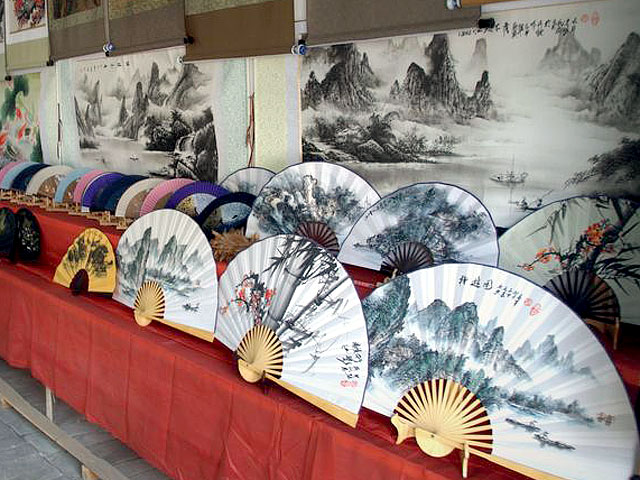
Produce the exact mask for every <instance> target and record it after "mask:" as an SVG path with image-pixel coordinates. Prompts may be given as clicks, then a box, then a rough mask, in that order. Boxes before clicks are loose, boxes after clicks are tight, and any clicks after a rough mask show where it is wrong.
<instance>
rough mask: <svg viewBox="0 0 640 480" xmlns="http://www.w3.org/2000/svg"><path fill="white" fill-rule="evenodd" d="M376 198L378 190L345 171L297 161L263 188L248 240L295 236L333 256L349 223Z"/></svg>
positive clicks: (255, 207)
mask: <svg viewBox="0 0 640 480" xmlns="http://www.w3.org/2000/svg"><path fill="white" fill-rule="evenodd" d="M378 200H380V196H379V195H378V194H377V192H376V191H375V190H374V189H373V188H372V187H371V186H370V185H369V184H368V183H367V182H366V181H365V180H363V179H362V178H361V177H359V176H358V175H356V174H355V173H353V172H352V171H351V170H348V169H347V168H345V167H341V166H339V165H335V164H332V163H325V162H305V163H300V164H297V165H293V166H291V167H288V168H286V169H285V170H283V171H282V172H280V173H278V174H277V175H275V176H274V177H273V178H272V179H271V180H269V182H268V183H267V184H266V185H265V186H264V187H263V188H262V190H261V192H260V194H259V195H258V198H256V201H255V203H254V204H253V209H252V211H251V215H250V216H249V220H248V222H247V236H251V235H253V234H258V235H259V236H260V237H261V238H264V237H268V236H270V235H276V234H279V233H294V234H296V235H301V236H304V237H307V238H310V239H311V240H314V241H315V242H317V243H319V244H320V245H322V246H323V247H324V248H326V249H327V250H329V251H330V252H331V253H333V254H334V255H337V254H338V251H339V250H340V245H342V242H343V241H344V239H345V237H346V236H347V234H348V233H349V230H351V227H352V226H353V224H354V223H355V222H356V220H358V218H359V217H360V215H362V213H363V212H364V211H365V210H366V209H367V208H369V207H370V206H371V205H373V204H374V203H376V202H377V201H378Z"/></svg>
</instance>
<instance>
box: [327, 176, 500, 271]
mask: <svg viewBox="0 0 640 480" xmlns="http://www.w3.org/2000/svg"><path fill="white" fill-rule="evenodd" d="M338 259H339V260H340V261H341V262H343V263H348V264H351V265H357V266H360V267H365V268H369V269H372V270H381V271H384V272H386V273H391V272H393V271H394V270H397V271H399V272H400V273H407V272H410V271H412V270H416V269H418V268H423V267H428V266H432V265H439V264H441V263H445V262H476V263H482V264H485V265H493V266H495V265H497V263H498V237H497V233H496V228H495V226H494V224H493V221H492V220H491V215H490V214H489V212H488V211H487V209H486V208H485V207H484V205H482V203H480V201H479V200H478V199H477V198H476V197H475V196H473V195H472V194H470V193H469V192H467V191H466V190H463V189H461V188H458V187H455V186H453V185H448V184H444V183H417V184H415V185H411V186H408V187H404V188H401V189H399V190H396V191H395V192H393V193H390V194H389V195H387V196H385V197H383V198H382V199H381V200H380V201H379V202H377V203H376V204H375V205H373V206H371V207H370V208H369V209H368V210H367V211H366V212H364V213H363V214H362V216H361V217H360V219H359V220H358V221H357V222H356V224H355V225H354V226H353V228H352V229H351V232H350V233H349V235H348V236H347V239H346V240H345V242H344V244H343V245H342V248H341V249H340V254H339V255H338Z"/></svg>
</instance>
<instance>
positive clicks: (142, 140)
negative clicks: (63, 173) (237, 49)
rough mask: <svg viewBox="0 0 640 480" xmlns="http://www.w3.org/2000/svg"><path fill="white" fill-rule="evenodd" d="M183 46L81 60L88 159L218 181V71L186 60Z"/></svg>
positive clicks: (105, 165) (79, 108)
mask: <svg viewBox="0 0 640 480" xmlns="http://www.w3.org/2000/svg"><path fill="white" fill-rule="evenodd" d="M182 55H184V48H176V49H170V50H163V51H155V52H149V53H141V54H135V55H127V56H122V57H116V58H101V59H98V60H86V61H79V62H77V64H76V65H75V98H74V100H75V113H76V123H77V128H78V135H79V142H80V162H79V163H81V165H80V166H83V167H91V168H101V169H104V170H112V171H118V172H125V173H129V174H139V175H153V176H161V177H167V178H173V177H188V178H193V179H197V180H203V181H210V182H215V181H216V180H217V176H218V155H219V152H218V148H217V142H216V134H217V133H218V132H217V131H216V129H217V127H216V125H215V122H214V114H213V109H212V104H213V99H212V95H213V88H212V85H213V82H214V79H213V75H212V68H211V66H210V64H209V63H202V64H197V65H196V64H183V63H182V60H181V59H182Z"/></svg>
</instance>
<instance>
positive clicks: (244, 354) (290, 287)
mask: <svg viewBox="0 0 640 480" xmlns="http://www.w3.org/2000/svg"><path fill="white" fill-rule="evenodd" d="M219 295H220V299H219V311H218V320H217V325H216V338H217V339H218V340H220V341H221V342H222V343H223V344H224V345H226V346H227V347H228V348H230V349H231V350H233V351H235V352H236V354H237V356H238V368H239V370H240V373H241V375H242V377H243V378H244V379H245V380H247V381H249V382H257V381H258V380H260V379H263V378H266V379H269V380H271V381H273V382H275V383H277V384H279V385H281V386H282V387H284V388H286V389H288V390H290V391H292V392H294V393H295V394H296V395H298V396H300V397H302V398H304V399H305V400H307V401H309V402H311V403H313V404H314V405H316V406H318V407H319V408H321V409H323V410H325V411H326V412H328V413H330V414H331V415H333V416H335V417H336V418H338V419H340V420H342V421H343V422H345V423H347V424H349V425H351V426H355V424H356V423H357V420H358V412H359V410H360V405H361V403H362V395H363V393H364V387H365V384H366V379H367V359H368V341H367V329H366V325H365V320H364V317H363V315H362V308H361V304H360V300H359V298H358V295H357V293H356V290H355V287H354V286H353V282H352V281H351V279H350V278H349V276H348V275H347V273H346V272H345V270H344V268H343V267H342V266H341V265H340V263H339V262H338V261H337V260H336V258H335V257H334V256H333V255H331V254H330V253H329V252H328V251H326V250H325V249H323V248H322V247H320V246H318V245H317V244H316V243H315V242H312V241H310V240H308V239H305V238H303V237H299V236H296V235H276V236H272V237H269V238H267V239H264V240H261V241H259V242H257V243H254V244H253V245H251V246H250V247H248V248H247V249H245V250H243V251H241V252H240V253H238V254H237V255H236V256H235V258H234V259H233V260H232V261H231V262H229V265H228V267H227V269H226V270H225V272H224V274H223V275H222V277H221V279H220V288H219Z"/></svg>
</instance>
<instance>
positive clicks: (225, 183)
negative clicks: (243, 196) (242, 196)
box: [220, 167, 275, 196]
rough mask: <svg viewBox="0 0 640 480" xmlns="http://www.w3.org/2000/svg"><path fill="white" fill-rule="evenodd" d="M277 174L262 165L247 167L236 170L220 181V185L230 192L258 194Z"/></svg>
mask: <svg viewBox="0 0 640 480" xmlns="http://www.w3.org/2000/svg"><path fill="white" fill-rule="evenodd" d="M274 175H275V173H274V172H272V171H271V170H268V169H266V168H261V167H247V168H241V169H240V170H236V171H235V172H233V173H232V174H230V175H228V176H227V177H226V178H225V179H224V180H222V181H221V182H220V186H221V187H224V188H226V189H227V190H229V191H230V192H244V193H250V194H251V195H256V196H257V195H258V194H259V193H260V190H262V187H264V186H265V185H266V184H267V182H268V181H269V180H271V178H272V177H273V176H274Z"/></svg>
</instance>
